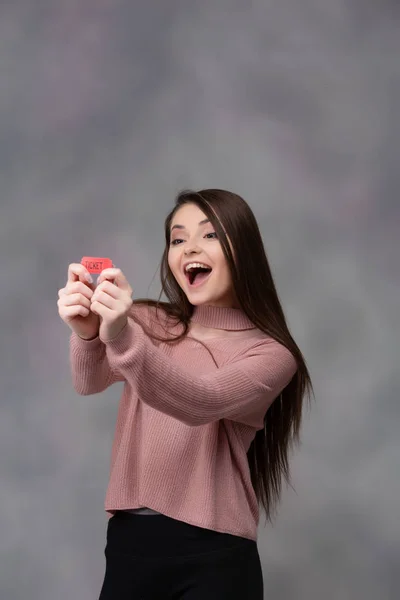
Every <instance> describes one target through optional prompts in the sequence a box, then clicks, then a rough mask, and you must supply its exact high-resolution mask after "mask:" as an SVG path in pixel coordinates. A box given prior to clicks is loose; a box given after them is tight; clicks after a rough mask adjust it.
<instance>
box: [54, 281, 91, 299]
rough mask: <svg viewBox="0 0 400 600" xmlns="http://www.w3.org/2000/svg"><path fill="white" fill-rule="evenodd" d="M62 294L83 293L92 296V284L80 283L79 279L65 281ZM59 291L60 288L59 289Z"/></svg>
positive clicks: (87, 296) (88, 296)
mask: <svg viewBox="0 0 400 600" xmlns="http://www.w3.org/2000/svg"><path fill="white" fill-rule="evenodd" d="M63 289H64V292H63V293H62V294H61V295H64V294H83V295H84V296H86V298H89V299H90V298H91V297H92V296H93V291H94V290H93V286H89V285H87V284H86V283H82V282H81V281H72V282H69V283H67V285H66V286H65V288H63ZM60 291H61V290H60Z"/></svg>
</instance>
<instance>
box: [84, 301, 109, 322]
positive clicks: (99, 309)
mask: <svg viewBox="0 0 400 600" xmlns="http://www.w3.org/2000/svg"><path fill="white" fill-rule="evenodd" d="M90 310H91V311H92V312H93V313H94V314H95V315H99V317H102V318H103V319H106V320H107V319H108V320H110V319H112V317H113V316H114V311H113V310H111V309H110V308H108V306H104V304H101V303H100V302H98V301H95V302H93V303H92V304H91V306H90Z"/></svg>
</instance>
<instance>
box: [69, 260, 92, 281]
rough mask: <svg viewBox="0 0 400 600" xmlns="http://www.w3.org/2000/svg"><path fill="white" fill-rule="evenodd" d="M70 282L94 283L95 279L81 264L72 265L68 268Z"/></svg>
mask: <svg viewBox="0 0 400 600" xmlns="http://www.w3.org/2000/svg"><path fill="white" fill-rule="evenodd" d="M68 281H69V282H72V281H82V282H85V283H93V278H92V276H91V275H90V273H89V271H88V270H87V269H86V267H84V266H83V265H81V264H80V263H71V264H70V265H69V267H68Z"/></svg>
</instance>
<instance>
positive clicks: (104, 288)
mask: <svg viewBox="0 0 400 600" xmlns="http://www.w3.org/2000/svg"><path fill="white" fill-rule="evenodd" d="M100 292H105V293H106V294H108V295H109V296H111V297H112V298H115V299H116V300H118V299H120V298H121V297H122V295H124V294H126V292H125V291H124V290H121V288H119V287H117V286H116V285H115V284H114V283H112V282H111V281H108V280H106V281H103V282H102V283H100V285H98V286H97V287H96V290H95V292H94V294H93V300H96V299H97V294H99V293H100Z"/></svg>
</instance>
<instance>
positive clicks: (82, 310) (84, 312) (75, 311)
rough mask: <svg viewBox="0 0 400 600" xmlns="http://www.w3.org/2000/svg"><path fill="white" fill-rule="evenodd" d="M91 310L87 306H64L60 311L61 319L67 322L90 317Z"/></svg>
mask: <svg viewBox="0 0 400 600" xmlns="http://www.w3.org/2000/svg"><path fill="white" fill-rule="evenodd" d="M89 313H90V311H89V309H88V308H86V307H85V306H80V305H75V306H63V307H62V308H61V309H60V317H61V318H62V319H65V320H67V321H68V320H70V319H74V318H75V317H87V316H89Z"/></svg>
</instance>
